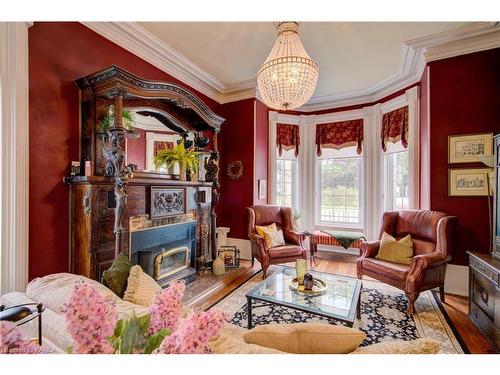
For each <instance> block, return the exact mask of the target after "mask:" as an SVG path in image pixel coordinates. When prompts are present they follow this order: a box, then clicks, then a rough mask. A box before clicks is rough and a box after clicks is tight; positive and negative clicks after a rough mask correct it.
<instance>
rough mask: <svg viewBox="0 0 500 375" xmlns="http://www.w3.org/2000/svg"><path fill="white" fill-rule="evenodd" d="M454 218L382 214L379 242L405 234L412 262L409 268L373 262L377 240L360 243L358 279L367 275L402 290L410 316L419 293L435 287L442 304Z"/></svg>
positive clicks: (422, 213) (436, 214)
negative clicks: (411, 254) (385, 236)
mask: <svg viewBox="0 0 500 375" xmlns="http://www.w3.org/2000/svg"><path fill="white" fill-rule="evenodd" d="M455 222H456V217H455V216H447V215H446V214H444V213H442V212H437V211H426V210H407V211H393V212H386V213H384V215H383V217H382V228H381V229H380V235H379V239H380V238H382V234H383V233H384V232H387V233H389V234H390V235H392V236H394V237H395V238H396V239H400V238H402V237H404V236H406V235H408V234H410V235H411V238H412V240H413V254H414V256H413V259H412V261H411V263H410V265H409V266H406V265H403V264H398V263H392V262H386V261H383V260H379V259H375V256H376V255H377V253H378V249H379V245H380V241H371V242H369V241H364V242H363V243H362V244H361V257H360V258H359V259H358V261H357V271H358V278H359V279H361V277H362V276H363V275H367V276H370V277H373V278H374V279H377V280H379V281H382V282H384V283H386V284H390V285H392V286H395V287H396V288H399V289H401V290H404V292H405V294H406V296H407V297H408V310H407V312H408V314H413V312H414V307H415V306H414V304H415V301H416V300H417V298H418V296H419V294H420V292H422V291H424V290H428V289H432V288H436V287H439V293H440V296H441V301H443V302H444V276H445V273H446V265H447V263H448V262H449V261H450V259H451V254H452V249H453V230H454V226H455Z"/></svg>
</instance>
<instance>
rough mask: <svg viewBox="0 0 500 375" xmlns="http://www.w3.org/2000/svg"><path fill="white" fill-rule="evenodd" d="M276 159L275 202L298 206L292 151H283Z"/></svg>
mask: <svg viewBox="0 0 500 375" xmlns="http://www.w3.org/2000/svg"><path fill="white" fill-rule="evenodd" d="M277 158H278V159H277V160H276V204H277V205H278V206H285V207H292V208H294V209H295V210H296V209H297V207H298V202H297V188H298V186H297V181H298V178H297V175H298V173H297V158H295V155H294V151H293V150H291V151H285V150H283V153H282V155H281V156H277Z"/></svg>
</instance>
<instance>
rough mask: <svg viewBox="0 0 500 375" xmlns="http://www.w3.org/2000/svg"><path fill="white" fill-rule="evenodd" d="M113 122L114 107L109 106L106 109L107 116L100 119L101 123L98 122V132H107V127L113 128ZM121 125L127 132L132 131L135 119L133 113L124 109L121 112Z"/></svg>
mask: <svg viewBox="0 0 500 375" xmlns="http://www.w3.org/2000/svg"><path fill="white" fill-rule="evenodd" d="M114 122H115V106H114V105H110V106H109V108H108V113H107V115H106V116H104V117H103V118H102V120H101V122H99V131H100V132H101V133H104V132H106V130H108V128H109V127H111V126H113V124H114ZM122 125H123V127H124V128H125V129H127V130H134V126H135V117H134V113H133V112H130V111H128V110H126V109H124V110H123V111H122Z"/></svg>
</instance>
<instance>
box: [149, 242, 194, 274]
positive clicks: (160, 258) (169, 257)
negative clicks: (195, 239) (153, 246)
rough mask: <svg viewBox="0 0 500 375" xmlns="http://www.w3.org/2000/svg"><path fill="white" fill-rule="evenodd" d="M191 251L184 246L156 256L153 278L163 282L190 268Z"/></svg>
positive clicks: (163, 251)
mask: <svg viewBox="0 0 500 375" xmlns="http://www.w3.org/2000/svg"><path fill="white" fill-rule="evenodd" d="M189 253H190V250H189V249H188V248H187V247H185V246H183V247H177V248H175V249H171V250H167V251H165V250H164V249H162V251H161V254H158V255H156V257H155V260H154V271H153V277H154V278H155V280H156V281H160V280H163V279H165V278H167V277H169V276H171V275H174V274H176V273H177V272H180V271H182V270H185V269H186V268H189Z"/></svg>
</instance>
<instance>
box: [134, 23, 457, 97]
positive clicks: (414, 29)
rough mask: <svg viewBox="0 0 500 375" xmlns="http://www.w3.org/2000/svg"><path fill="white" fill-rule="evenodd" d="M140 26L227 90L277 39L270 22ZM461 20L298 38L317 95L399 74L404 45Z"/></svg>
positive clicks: (317, 29)
mask: <svg viewBox="0 0 500 375" xmlns="http://www.w3.org/2000/svg"><path fill="white" fill-rule="evenodd" d="M139 24H140V26H142V27H143V28H145V29H146V30H147V31H148V32H150V33H151V34H153V35H154V36H156V37H157V38H158V39H160V40H161V41H162V42H164V43H165V44H167V45H168V46H170V47H172V48H173V49H175V50H176V51H178V52H180V53H181V54H182V55H184V56H185V57H186V58H187V59H189V60H191V61H192V62H193V63H194V64H196V65H197V66H199V67H200V68H201V69H203V70H204V71H206V72H207V73H209V74H210V75H212V76H213V77H215V78H216V79H217V80H218V81H220V82H222V83H223V84H224V85H225V86H227V87H231V86H238V85H239V84H240V83H241V82H243V81H248V80H253V79H255V76H256V72H257V70H258V69H259V67H260V65H261V64H262V63H263V62H264V60H265V58H266V57H267V55H268V53H269V52H270V50H271V48H272V46H273V44H274V40H275V26H274V24H273V23H272V22H142V23H139ZM464 24H465V23H459V22H404V23H403V22H397V23H396V22H304V23H301V24H300V30H299V34H300V37H301V40H302V42H303V44H304V47H305V48H306V51H307V52H308V53H309V55H310V56H311V57H312V58H313V59H315V60H316V62H317V63H318V65H319V68H320V76H319V80H318V85H317V88H316V91H315V93H314V95H313V98H314V97H322V96H331V95H338V94H342V93H346V92H350V91H356V90H362V89H365V88H368V87H372V86H373V85H376V84H377V83H379V82H380V81H382V80H384V79H386V78H388V77H389V76H391V75H393V74H396V73H397V72H398V69H400V67H401V65H402V59H403V57H404V53H403V52H404V48H403V47H404V42H405V41H408V40H412V39H416V38H421V37H424V36H428V35H431V34H435V33H440V32H443V31H448V30H452V29H456V28H458V27H460V26H462V25H464Z"/></svg>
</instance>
